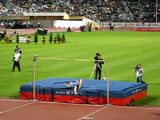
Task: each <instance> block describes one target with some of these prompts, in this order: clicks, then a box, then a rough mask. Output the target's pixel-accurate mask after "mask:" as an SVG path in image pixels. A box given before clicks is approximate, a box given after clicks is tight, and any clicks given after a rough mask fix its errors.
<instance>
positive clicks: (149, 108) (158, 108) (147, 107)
mask: <svg viewBox="0 0 160 120" xmlns="http://www.w3.org/2000/svg"><path fill="white" fill-rule="evenodd" d="M111 107H115V108H122V109H137V110H138V109H139V110H158V111H160V107H150V106H142V107H139V106H131V107H130V106H111Z"/></svg>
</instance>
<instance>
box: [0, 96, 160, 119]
mask: <svg viewBox="0 0 160 120" xmlns="http://www.w3.org/2000/svg"><path fill="white" fill-rule="evenodd" d="M0 120H160V107H124V106H123V107H122V106H120V107H118V106H101V105H86V104H64V103H47V102H38V101H37V102H36V101H22V100H9V99H0Z"/></svg>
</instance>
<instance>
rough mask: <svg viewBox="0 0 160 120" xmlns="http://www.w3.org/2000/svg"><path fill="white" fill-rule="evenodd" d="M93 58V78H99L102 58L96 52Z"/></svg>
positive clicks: (102, 62)
mask: <svg viewBox="0 0 160 120" xmlns="http://www.w3.org/2000/svg"><path fill="white" fill-rule="evenodd" d="M94 59H95V72H96V73H95V79H98V80H101V74H102V64H104V61H103V59H102V58H101V55H100V54H99V53H96V56H95V57H94Z"/></svg>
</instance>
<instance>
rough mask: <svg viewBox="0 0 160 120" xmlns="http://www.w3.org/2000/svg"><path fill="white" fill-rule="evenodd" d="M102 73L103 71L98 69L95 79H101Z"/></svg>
mask: <svg viewBox="0 0 160 120" xmlns="http://www.w3.org/2000/svg"><path fill="white" fill-rule="evenodd" d="M101 73H102V71H101V70H96V74H95V79H96V80H101Z"/></svg>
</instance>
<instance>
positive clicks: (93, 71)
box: [90, 63, 106, 79]
mask: <svg viewBox="0 0 160 120" xmlns="http://www.w3.org/2000/svg"><path fill="white" fill-rule="evenodd" d="M97 65H98V63H96V64H95V65H94V67H93V70H92V73H91V76H90V79H92V77H93V75H94V73H95V72H96V67H97ZM98 67H99V69H100V70H101V72H102V77H103V78H105V79H106V77H105V75H104V73H103V71H102V68H101V67H100V66H99V65H98Z"/></svg>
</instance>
